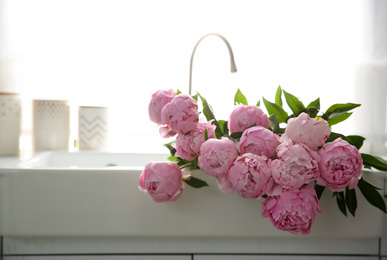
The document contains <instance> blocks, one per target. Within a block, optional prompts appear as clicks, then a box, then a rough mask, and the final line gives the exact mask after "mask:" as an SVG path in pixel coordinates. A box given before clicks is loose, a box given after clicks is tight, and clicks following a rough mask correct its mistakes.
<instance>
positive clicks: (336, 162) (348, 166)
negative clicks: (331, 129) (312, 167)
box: [317, 138, 363, 191]
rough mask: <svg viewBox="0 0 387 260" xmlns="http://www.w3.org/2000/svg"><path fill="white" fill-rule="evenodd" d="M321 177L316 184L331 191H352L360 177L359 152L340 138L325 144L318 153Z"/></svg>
mask: <svg viewBox="0 0 387 260" xmlns="http://www.w3.org/2000/svg"><path fill="white" fill-rule="evenodd" d="M318 154H319V155H320V156H321V161H320V171H321V175H320V177H319V178H318V179H317V184H319V185H321V186H326V185H328V186H329V187H330V189H331V190H332V191H343V190H345V188H346V187H348V188H349V189H353V188H355V187H356V186H357V183H358V181H359V179H360V178H361V175H362V167H363V160H362V158H361V155H360V152H359V150H357V148H356V147H355V146H353V145H351V144H349V143H348V142H347V141H345V140H342V139H341V138H338V139H336V140H335V141H333V142H331V143H327V144H325V145H324V146H323V148H321V149H320V150H319V151H318Z"/></svg>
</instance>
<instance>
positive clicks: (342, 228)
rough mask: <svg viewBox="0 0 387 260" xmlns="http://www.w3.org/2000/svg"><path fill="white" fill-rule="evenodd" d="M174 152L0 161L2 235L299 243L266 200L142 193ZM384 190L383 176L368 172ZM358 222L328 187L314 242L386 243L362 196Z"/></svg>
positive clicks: (193, 192)
mask: <svg viewBox="0 0 387 260" xmlns="http://www.w3.org/2000/svg"><path fill="white" fill-rule="evenodd" d="M167 157H168V155H167V154H131V153H108V152H87V151H85V152H83V151H82V152H73V153H71V152H61V151H58V152H57V151H52V152H42V153H38V154H35V155H33V156H31V157H29V158H23V159H20V158H8V159H4V158H2V159H1V160H0V235H2V236H10V237H18V236H23V237H29V236H34V237H36V236H38V237H52V236H55V237H64V236H65V237H68V236H72V237H74V236H86V237H89V236H93V237H96V236H97V237H122V236H125V237H292V236H294V235H291V234H289V233H286V232H283V231H279V230H277V229H275V228H274V227H273V226H272V225H271V224H270V223H269V221H268V220H267V219H264V218H262V217H261V204H262V203H261V201H258V200H250V199H243V198H241V197H239V196H238V195H237V194H233V195H230V194H224V193H222V192H220V191H219V190H218V188H217V184H216V180H215V178H213V177H210V176H207V175H205V174H204V173H202V172H201V171H198V170H196V171H194V172H193V173H192V174H193V175H194V176H196V177H197V178H201V179H204V180H205V181H207V182H208V183H209V185H210V186H209V187H203V188H201V189H194V188H192V187H190V186H188V185H186V187H185V188H184V191H183V195H182V196H181V197H180V198H179V200H177V201H176V202H167V203H156V202H154V201H153V200H152V199H151V197H150V196H149V195H148V194H146V193H143V192H141V191H140V190H139V188H138V180H139V176H140V174H141V171H142V169H143V168H144V166H145V164H146V163H148V162H149V161H165V160H166V158H167ZM364 176H366V178H367V180H372V181H373V182H374V183H376V184H377V185H379V186H383V183H384V182H383V181H384V177H385V175H384V173H381V172H370V171H365V172H364ZM358 194H359V195H358V210H357V215H356V218H354V217H352V216H348V217H345V216H343V215H342V214H341V213H340V212H339V210H338V208H337V205H336V201H335V199H332V198H331V197H332V193H331V192H330V191H328V189H327V190H326V191H325V192H324V195H323V198H322V201H321V203H322V209H323V211H324V213H322V214H318V216H317V218H316V222H315V224H314V225H313V227H312V232H311V234H310V235H309V237H380V236H381V234H382V221H383V213H382V212H381V211H380V210H378V209H376V208H374V207H372V206H370V205H369V204H368V203H367V202H366V201H365V200H364V198H363V197H362V196H361V195H360V192H358Z"/></svg>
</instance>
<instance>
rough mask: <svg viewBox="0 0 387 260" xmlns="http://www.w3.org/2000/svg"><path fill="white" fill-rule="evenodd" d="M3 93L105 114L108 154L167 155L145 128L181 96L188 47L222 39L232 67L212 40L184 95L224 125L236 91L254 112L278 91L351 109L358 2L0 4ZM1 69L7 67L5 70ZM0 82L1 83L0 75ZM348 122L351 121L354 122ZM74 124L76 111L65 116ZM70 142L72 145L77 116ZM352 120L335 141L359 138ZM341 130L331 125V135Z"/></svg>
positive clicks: (360, 27) (44, 0)
mask: <svg viewBox="0 0 387 260" xmlns="http://www.w3.org/2000/svg"><path fill="white" fill-rule="evenodd" d="M1 4H2V6H1V7H2V8H1V9H0V10H1V11H2V13H1V15H2V27H3V30H1V32H2V33H1V36H2V39H3V40H2V45H1V46H2V47H1V48H2V49H1V50H2V52H0V53H1V56H0V58H1V59H2V60H1V63H2V64H3V67H5V68H6V69H7V71H8V73H7V74H6V75H7V82H8V83H6V84H5V83H4V84H3V85H1V86H0V88H2V89H0V90H2V91H9V90H10V89H12V91H13V92H14V91H18V92H21V93H22V94H23V96H24V97H25V100H26V106H25V108H26V112H25V123H24V128H25V133H26V134H27V135H28V133H29V131H30V129H31V126H30V120H31V119H28V118H29V113H30V112H28V108H29V105H28V101H29V100H32V99H68V100H70V102H71V104H72V107H73V108H74V110H76V108H77V106H80V105H94V106H98V105H102V106H109V107H110V119H111V120H110V133H111V135H110V137H111V138H110V139H111V145H112V148H113V149H119V150H123V151H127V152H134V151H145V152H149V151H161V152H166V150H165V149H164V148H163V147H161V144H163V143H165V142H167V141H166V140H163V139H162V138H161V137H159V136H158V129H157V127H156V126H155V125H154V124H153V123H152V122H150V121H149V120H148V115H147V106H148V102H149V99H150V96H151V94H152V93H154V92H155V91H156V90H158V89H160V88H173V89H179V90H181V91H182V92H188V76H189V61H190V57H191V53H192V50H193V47H194V46H195V44H196V42H197V41H198V40H199V39H200V38H201V37H202V36H203V35H205V34H207V33H211V32H215V33H219V34H221V35H223V36H224V37H225V38H226V39H227V40H228V41H229V42H230V44H231V47H232V49H233V51H234V55H235V61H236V65H237V68H238V72H237V73H236V74H232V73H230V71H229V56H228V52H227V48H226V46H225V45H224V43H223V42H221V41H220V40H219V39H218V38H216V37H209V38H207V39H205V40H204V41H203V42H202V43H201V44H200V46H199V47H198V49H197V51H196V55H195V59H194V63H193V81H192V85H193V91H198V92H200V93H201V94H202V95H203V96H205V97H206V98H207V100H208V101H209V102H210V104H211V105H212V107H213V108H214V110H215V113H216V116H217V117H218V118H219V119H227V117H228V115H229V113H230V112H231V110H232V103H233V96H234V94H235V92H236V90H237V88H240V89H241V90H242V92H243V93H244V94H245V95H246V96H247V98H248V101H249V102H250V103H251V104H255V103H256V102H257V101H258V100H259V99H262V96H264V97H265V98H266V99H268V100H273V99H274V93H275V90H276V88H277V87H278V85H281V86H282V88H283V89H285V90H286V91H288V92H290V93H292V94H295V95H296V96H298V97H299V98H300V99H301V100H302V101H304V102H310V101H312V100H314V99H316V98H317V97H320V98H321V103H322V109H326V108H327V107H328V106H329V105H331V104H333V103H338V102H340V103H343V102H356V101H357V97H356V88H355V79H356V77H355V72H356V70H357V69H358V63H359V62H360V61H361V59H362V58H364V55H365V54H364V40H363V39H364V14H363V10H364V1H361V0H356V1H353V0H342V1H333V0H328V1H326V0H324V1H317V0H316V1H308V0H296V1H291V2H289V1H282V0H274V1H256V0H244V1H240V0H228V1H224V0H211V1H208V0H195V1H192V0H163V1H160V0H141V1H127V0H54V1H52V0H34V1H30V0H3V1H2V2H1ZM3 71H5V69H3ZM3 78H5V76H4V77H3ZM355 114H356V113H355ZM73 115H75V116H76V113H73ZM75 116H74V117H73V120H72V125H73V131H72V135H73V138H76V134H77V133H76V129H77V128H76V127H75V126H76V121H77V120H76V117H75ZM356 120H358V119H357V118H356V116H355V115H354V116H353V118H352V119H350V120H349V121H348V122H347V123H344V126H343V127H341V128H335V129H334V130H335V131H338V132H343V133H344V134H354V133H357V132H356V129H355V127H354V125H355V122H356ZM338 127H339V126H338Z"/></svg>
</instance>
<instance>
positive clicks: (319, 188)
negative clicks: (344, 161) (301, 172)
mask: <svg viewBox="0 0 387 260" xmlns="http://www.w3.org/2000/svg"><path fill="white" fill-rule="evenodd" d="M314 189H315V191H316V194H317V198H318V199H321V196H322V194H323V192H324V190H325V186H320V185H318V184H317V183H315V184H314Z"/></svg>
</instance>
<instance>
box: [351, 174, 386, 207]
mask: <svg viewBox="0 0 387 260" xmlns="http://www.w3.org/2000/svg"><path fill="white" fill-rule="evenodd" d="M357 187H359V189H360V191H361V193H362V194H363V196H364V198H366V200H367V201H368V202H369V203H370V204H371V205H372V206H374V207H376V208H378V209H380V210H381V211H383V212H384V213H387V211H386V204H385V202H384V199H383V197H382V195H380V193H379V192H378V191H377V190H376V189H375V187H374V186H373V185H371V184H370V183H368V182H367V181H365V180H364V179H363V178H362V179H360V180H359V182H358V184H357Z"/></svg>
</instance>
